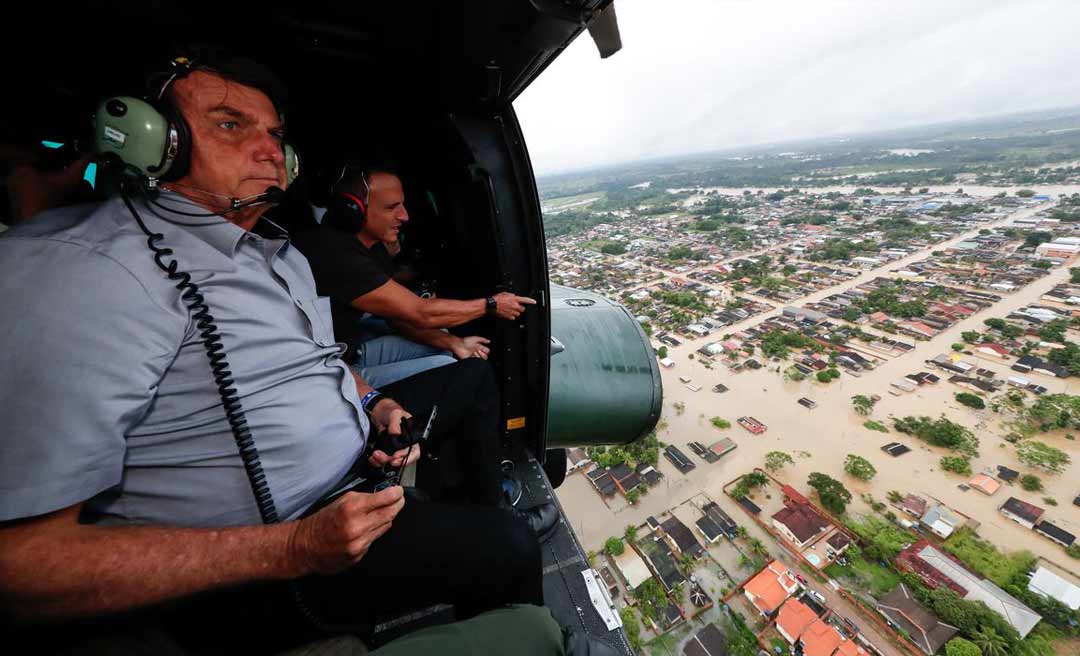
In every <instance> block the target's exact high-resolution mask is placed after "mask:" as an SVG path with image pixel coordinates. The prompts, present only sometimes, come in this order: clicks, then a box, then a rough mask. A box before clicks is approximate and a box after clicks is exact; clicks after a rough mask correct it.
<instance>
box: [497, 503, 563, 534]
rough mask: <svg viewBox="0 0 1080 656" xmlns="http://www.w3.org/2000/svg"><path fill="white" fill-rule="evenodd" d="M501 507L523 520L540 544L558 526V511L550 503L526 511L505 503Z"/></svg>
mask: <svg viewBox="0 0 1080 656" xmlns="http://www.w3.org/2000/svg"><path fill="white" fill-rule="evenodd" d="M501 507H502V508H503V509H504V510H506V512H508V513H511V514H513V515H516V516H518V517H520V518H521V519H523V520H525V522H526V523H528V525H529V527H530V528H532V530H533V532H534V533H536V538H537V539H538V540H540V542H543V541H544V540H547V539H548V538H549V537H551V534H552V533H554V532H555V528H556V527H557V526H558V525H559V509H558V508H556V507H555V504H554V503H552V502H550V501H549V502H547V503H542V504H540V505H539V506H533V507H532V508H529V509H527V510H521V509H520V508H515V507H513V506H510V505H507V504H506V503H503V504H501Z"/></svg>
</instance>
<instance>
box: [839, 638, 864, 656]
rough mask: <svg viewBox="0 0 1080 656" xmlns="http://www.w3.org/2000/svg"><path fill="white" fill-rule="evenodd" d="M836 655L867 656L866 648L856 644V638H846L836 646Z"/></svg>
mask: <svg viewBox="0 0 1080 656" xmlns="http://www.w3.org/2000/svg"><path fill="white" fill-rule="evenodd" d="M834 653H835V656H865V654H866V653H867V652H866V650H865V649H863V648H862V647H860V646H859V645H857V644H855V641H854V640H845V641H843V642H841V643H840V646H839V647H837V648H836V652H834Z"/></svg>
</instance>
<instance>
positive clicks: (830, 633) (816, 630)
mask: <svg viewBox="0 0 1080 656" xmlns="http://www.w3.org/2000/svg"><path fill="white" fill-rule="evenodd" d="M800 640H802V644H803V656H832V653H833V651H834V650H835V649H836V648H837V647H839V646H840V643H841V642H843V641H844V639H843V638H842V637H840V634H839V633H837V632H836V629H834V628H832V627H831V626H829V625H828V624H826V623H825V622H823V621H821V620H815V621H814V623H813V624H811V625H810V626H808V627H806V630H805V631H804V632H803V634H802V638H800Z"/></svg>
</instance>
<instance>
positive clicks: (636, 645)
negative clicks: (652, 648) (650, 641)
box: [619, 606, 641, 654]
mask: <svg viewBox="0 0 1080 656" xmlns="http://www.w3.org/2000/svg"><path fill="white" fill-rule="evenodd" d="M619 618H621V619H622V625H623V631H625V632H626V639H627V640H628V641H629V642H630V648H631V649H633V650H634V653H635V654H636V653H638V652H639V651H641V623H640V622H638V618H637V615H636V614H634V609H633V608H630V607H629V606H623V607H622V608H621V609H620V610H619Z"/></svg>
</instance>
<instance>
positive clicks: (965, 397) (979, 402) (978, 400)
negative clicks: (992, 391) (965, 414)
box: [956, 392, 986, 410]
mask: <svg viewBox="0 0 1080 656" xmlns="http://www.w3.org/2000/svg"><path fill="white" fill-rule="evenodd" d="M956 400H957V401H958V402H960V403H961V404H962V405H966V406H967V407H969V408H975V409H976V410H982V409H983V408H985V407H986V402H985V401H983V399H982V397H981V396H979V395H978V394H972V393H971V392H958V393H957V394H956Z"/></svg>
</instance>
